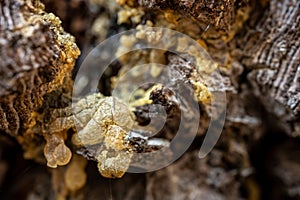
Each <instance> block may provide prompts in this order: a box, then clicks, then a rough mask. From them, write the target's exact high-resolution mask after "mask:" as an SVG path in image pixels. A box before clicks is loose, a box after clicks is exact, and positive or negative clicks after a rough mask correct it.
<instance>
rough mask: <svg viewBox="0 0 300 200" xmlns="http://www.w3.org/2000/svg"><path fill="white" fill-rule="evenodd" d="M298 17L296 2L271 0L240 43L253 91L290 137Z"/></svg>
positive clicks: (299, 56)
mask: <svg viewBox="0 0 300 200" xmlns="http://www.w3.org/2000/svg"><path fill="white" fill-rule="evenodd" d="M299 16H300V2H299V1H278V2H277V1H271V2H270V6H269V8H268V9H267V10H266V11H265V12H264V13H263V15H262V17H261V19H260V20H259V21H258V22H257V23H255V24H254V22H252V23H253V24H251V25H252V28H250V29H248V31H247V33H246V34H245V35H243V38H242V42H241V43H240V44H241V45H243V46H244V47H243V52H244V55H243V59H242V63H243V64H244V65H246V66H247V67H248V68H249V69H250V70H251V72H250V73H249V74H248V78H249V80H250V82H251V84H252V85H253V87H254V93H255V94H256V95H257V96H258V97H259V98H260V99H262V101H263V102H264V105H265V106H266V108H268V110H270V112H272V113H274V114H275V115H276V116H277V117H278V118H279V119H280V121H281V122H282V125H283V126H285V127H286V128H287V129H288V131H287V132H288V134H290V135H291V136H299V134H300V129H299V128H300V127H299V120H300V118H299V114H300V96H299V95H300V71H299V70H300V40H299V37H300V31H299V24H300V17H299ZM293 122H296V123H293Z"/></svg>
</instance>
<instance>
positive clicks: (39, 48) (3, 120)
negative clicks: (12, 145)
mask: <svg viewBox="0 0 300 200" xmlns="http://www.w3.org/2000/svg"><path fill="white" fill-rule="evenodd" d="M42 9H43V5H42V4H40V3H39V1H4V0H3V1H1V13H0V17H1V20H0V23H1V24H0V25H1V26H0V41H1V46H0V97H1V99H0V131H1V132H6V133H9V134H10V135H12V136H17V135H18V134H20V135H22V134H23V133H24V132H25V130H26V129H27V128H28V127H29V126H30V124H33V123H34V119H33V117H32V114H33V112H34V111H37V109H38V108H39V107H40V106H41V105H42V99H43V96H44V95H45V94H47V93H49V92H51V91H52V90H54V89H58V88H59V87H60V85H62V83H63V81H64V79H68V78H69V77H70V76H69V77H68V76H66V74H68V73H69V72H70V71H71V70H72V67H73V65H74V62H75V59H76V58H77V56H78V54H79V51H78V49H77V46H76V45H75V44H74V38H72V36H70V35H68V34H67V33H65V32H64V31H63V29H62V28H61V27H60V21H59V19H58V18H55V16H54V15H49V14H47V13H43V10H42ZM62 36H64V37H65V38H62ZM67 82H68V81H66V83H67ZM69 87H70V86H69Z"/></svg>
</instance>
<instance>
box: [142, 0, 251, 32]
mask: <svg viewBox="0 0 300 200" xmlns="http://www.w3.org/2000/svg"><path fill="white" fill-rule="evenodd" d="M246 2H247V1H244V0H242V1H238V0H237V1H236V0H222V1H210V0H175V1H171V0H163V1H161V0H138V3H139V5H141V6H143V7H147V8H159V9H171V10H176V11H181V12H183V13H186V14H188V15H190V16H191V17H193V18H194V19H196V20H197V21H199V22H201V23H206V24H211V25H213V26H214V27H215V28H216V30H222V31H228V30H229V29H230V27H231V25H232V24H233V22H234V21H235V16H236V11H237V8H238V7H240V6H242V5H243V4H244V3H246Z"/></svg>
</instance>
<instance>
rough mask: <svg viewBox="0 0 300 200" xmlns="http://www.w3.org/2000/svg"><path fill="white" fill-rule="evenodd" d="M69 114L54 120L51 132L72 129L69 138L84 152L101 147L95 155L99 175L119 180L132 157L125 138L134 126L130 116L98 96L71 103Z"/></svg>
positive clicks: (118, 104)
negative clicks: (91, 147) (94, 146)
mask: <svg viewBox="0 0 300 200" xmlns="http://www.w3.org/2000/svg"><path fill="white" fill-rule="evenodd" d="M69 109H70V108H69ZM72 112H73V114H72V115H70V116H69V117H64V118H59V119H57V120H56V121H55V123H54V124H55V126H53V129H56V130H57V129H68V128H71V127H72V128H75V127H76V128H77V132H76V133H75V134H74V136H73V138H72V142H73V143H74V144H75V145H76V146H84V147H85V148H87V149H88V148H89V146H91V145H97V144H101V145H98V146H99V148H98V149H97V155H96V156H95V157H96V160H97V162H98V169H99V172H100V173H101V175H102V176H104V177H107V178H121V177H122V176H123V175H124V173H125V172H126V171H127V169H128V167H129V165H130V161H131V157H132V152H131V150H130V146H129V141H127V138H128V137H127V136H128V134H129V132H130V130H131V129H132V126H133V124H134V114H133V113H132V112H131V111H130V110H129V108H128V106H127V105H126V104H125V103H123V102H121V101H120V100H118V99H116V98H115V97H103V96H102V95H101V94H92V95H89V96H87V97H86V98H84V99H81V100H80V101H78V102H77V103H75V104H73V108H72ZM57 127H59V128H57Z"/></svg>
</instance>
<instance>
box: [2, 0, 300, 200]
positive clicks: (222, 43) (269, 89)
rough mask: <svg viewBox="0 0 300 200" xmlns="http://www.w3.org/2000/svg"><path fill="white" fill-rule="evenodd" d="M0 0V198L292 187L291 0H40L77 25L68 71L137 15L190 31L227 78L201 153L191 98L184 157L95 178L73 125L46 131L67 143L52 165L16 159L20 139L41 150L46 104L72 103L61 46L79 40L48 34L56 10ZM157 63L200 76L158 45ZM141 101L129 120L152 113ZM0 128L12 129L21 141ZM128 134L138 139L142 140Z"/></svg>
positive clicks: (298, 48) (298, 22) (256, 194)
mask: <svg viewBox="0 0 300 200" xmlns="http://www.w3.org/2000/svg"><path fill="white" fill-rule="evenodd" d="M0 2H1V9H0V24H1V27H0V44H1V47H0V79H1V80H0V97H1V98H0V133H1V134H0V199H74V200H75V199H99V198H101V199H111V198H112V199H128V200H129V199H148V200H154V199H170V200H172V199H191V200H192V199H216V200H221V199H233V200H234V199H250V200H256V199H275V200H277V199H278V200H279V199H299V198H300V192H299V187H300V184H299V183H300V175H299V174H300V172H299V166H300V164H299V163H300V161H299V156H300V153H299V152H300V146H299V138H298V137H299V136H300V123H299V121H300V113H299V112H300V104H299V102H300V39H299V38H300V2H299V1H296V0H272V1H265V0H261V1H258V0H257V1H256V0H253V1H250V2H249V1H246V0H245V1H244V0H242V1H239V0H223V1H206V0H174V1H170V0H162V1H159V0H117V2H118V3H119V5H116V4H114V3H113V1H103V0H91V1H87V0H86V1H85V0H81V1H76V0H71V1H58V0H57V1H48V0H45V1H43V2H44V3H45V6H46V8H45V9H46V11H47V12H54V13H55V14H56V15H58V16H59V17H60V19H61V20H62V26H64V28H65V30H67V31H69V32H70V33H71V34H73V35H75V37H76V40H77V41H78V46H79V48H80V49H81V51H82V52H83V54H82V57H81V58H80V59H79V60H78V62H77V65H76V66H75V69H74V71H73V76H75V75H76V71H77V69H78V67H79V65H80V63H81V61H82V59H83V58H84V56H85V55H86V54H87V53H88V52H89V50H90V49H91V48H93V47H94V46H95V45H97V44H98V42H100V41H102V40H104V39H105V38H107V37H109V36H111V35H113V34H115V33H118V32H121V31H123V30H129V29H132V28H137V27H138V26H145V25H146V24H147V25H154V26H162V27H167V28H171V29H174V30H177V31H179V32H182V33H185V34H187V35H189V36H190V37H192V38H193V39H195V40H197V41H198V42H199V43H200V44H201V45H202V46H203V47H204V48H205V49H206V50H207V51H208V53H209V54H210V55H211V57H212V58H213V59H214V61H215V62H217V64H218V66H219V68H220V70H221V73H222V76H223V77H222V79H221V80H217V81H222V82H223V83H225V85H226V87H225V88H223V89H225V90H226V92H227V115H226V123H225V126H224V129H223V132H222V135H221V138H220V139H219V141H218V143H217V145H216V146H215V148H214V149H213V151H212V152H211V153H210V154H209V155H208V156H207V157H206V158H204V159H199V158H198V151H199V147H200V145H201V144H202V142H203V138H204V134H205V132H206V130H207V126H208V124H209V116H210V113H209V111H208V110H209V109H208V108H207V106H206V104H205V103H203V102H200V108H201V110H200V112H201V120H200V122H199V130H198V134H197V137H196V138H195V141H194V142H193V144H192V145H191V146H190V148H189V149H188V150H187V152H186V153H185V154H184V155H183V157H182V158H180V159H179V160H178V161H176V162H175V163H173V164H172V165H170V166H168V167H166V168H163V169H161V170H159V171H155V172H150V173H147V174H125V176H124V177H123V178H122V179H119V180H108V179H105V178H103V177H101V176H100V175H99V174H98V171H97V167H96V164H95V163H94V162H92V161H89V162H88V164H87V163H86V160H85V159H84V158H86V159H87V160H95V157H96V154H97V145H95V148H93V147H94V146H93V147H90V149H89V150H87V149H86V148H81V147H77V146H76V145H74V144H73V143H72V140H71V135H72V134H73V132H74V131H73V130H64V131H63V132H62V133H55V134H54V136H56V137H58V139H59V140H62V142H63V143H64V141H66V144H67V145H68V146H70V147H72V148H71V151H72V152H73V159H72V160H71V161H70V163H69V164H68V165H66V166H62V167H59V168H58V169H51V170H49V169H47V168H46V167H45V166H44V165H37V164H36V163H34V162H32V161H25V160H23V155H22V153H23V151H24V149H25V150H27V151H28V149H29V150H30V151H29V154H30V155H31V156H29V157H30V158H31V159H35V160H39V159H40V157H41V149H43V148H44V145H45V141H44V140H45V139H41V137H42V138H44V137H45V138H46V139H47V138H48V139H49V137H50V139H51V135H49V134H47V133H45V132H44V133H43V134H37V132H38V131H41V130H43V128H41V127H44V125H45V124H46V125H49V124H47V123H50V122H51V121H52V120H53V119H52V118H53V116H55V115H54V114H53V110H55V109H56V108H63V107H66V106H67V105H68V103H69V98H68V94H70V91H71V84H72V81H71V78H70V77H71V70H72V67H73V62H71V63H70V62H68V61H67V60H66V59H65V57H64V56H63V54H68V55H70V54H71V55H72V56H71V57H72V58H74V59H75V58H76V56H77V54H76V52H77V50H74V48H75V49H76V47H74V46H73V45H74V41H73V40H72V39H71V41H72V45H71V46H68V45H67V44H66V43H64V42H62V43H60V41H59V40H57V37H58V36H57V34H58V33H60V34H66V33H65V32H63V31H62V30H61V29H60V25H59V24H57V21H56V20H57V19H56V20H49V15H48V14H45V13H44V12H43V11H42V7H41V4H39V3H38V1H26V2H25V1H24V2H23V1H21V0H14V1H5V0H2V1H0ZM47 16H48V17H47ZM20 24H21V25H20ZM57 29H58V30H59V31H57ZM25 30H26V31H25ZM28 30H29V31H28ZM55 30H56V31H55ZM32 32H34V34H31V33H32ZM58 35H59V34H58ZM68 37H69V36H68ZM69 48H70V49H69ZM72 48H73V49H72ZM63 52H64V53H63ZM68 52H69V53H68ZM72 52H73V53H72ZM77 53H78V52H77ZM147 53H149V52H144V53H143V54H137V56H136V55H132V56H131V55H129V56H126V57H125V58H124V59H123V58H122V59H120V60H119V61H117V62H115V63H113V64H112V65H111V66H110V67H111V68H110V70H109V71H107V72H106V73H105V75H104V76H103V77H102V79H101V80H100V82H99V90H100V91H101V92H102V93H104V94H110V92H111V88H112V87H113V86H112V85H113V84H112V83H111V82H112V81H111V80H112V79H111V77H114V78H116V77H118V76H120V74H122V72H124V71H126V69H128V65H129V66H133V65H135V64H137V63H140V62H142V63H143V62H146V61H149V59H148V60H147V58H145V55H146V54H147ZM23 55H24V56H23ZM67 57H68V58H69V56H67ZM125 61H127V63H125ZM165 62H166V64H167V65H169V66H171V67H173V70H174V71H178V74H179V77H178V79H182V80H184V81H187V80H189V81H190V80H197V79H201V78H199V77H192V78H191V76H192V75H191V72H192V70H193V69H194V68H193V67H194V66H192V65H191V64H190V63H191V62H190V60H189V59H183V58H182V57H179V56H177V55H172V54H166V57H165ZM126 64H127V65H126ZM62 77H67V78H66V79H67V80H66V83H67V84H65V85H64V87H62V86H61V82H60V81H58V80H61V79H62ZM149 87H150V86H145V88H144V89H145V91H146V90H147V89H149ZM165 91H166V90H163V89H161V90H159V89H158V90H154V91H152V96H151V98H152V100H153V101H154V102H156V103H159V104H161V105H164V106H165V107H166V109H170V110H171V111H172V112H170V113H171V114H172V115H173V116H175V119H177V118H179V117H178V116H179V114H178V113H176V109H177V107H176V106H175V107H176V109H174V105H173V104H171V103H172V102H171V101H168V100H166V99H167V98H166V97H167V95H165V93H164V92H165ZM65 96H66V97H65ZM168 105H169V107H168ZM170 105H171V106H170ZM172 109H173V110H172ZM148 110H149V105H148V104H145V105H142V106H140V107H137V109H136V112H135V115H136V120H137V122H139V123H140V124H143V123H147V122H148V121H149V119H148ZM174 112H175V113H174ZM170 113H168V114H170ZM169 117H170V115H169ZM33 122H34V123H33ZM177 124H178V120H174V119H171V120H169V121H168V123H167V125H166V126H165V127H164V129H163V131H162V132H160V134H161V135H162V137H164V138H166V139H168V140H170V139H171V138H172V137H174V132H173V130H174V128H175V127H177ZM2 133H3V134H2ZM24 133H27V134H26V135H25V136H23V134H24ZM7 135H10V136H14V137H16V136H17V138H18V143H20V144H21V146H22V147H23V150H22V149H21V148H20V147H19V144H18V143H17V142H15V140H12V139H11V138H8V137H7ZM28 135H30V137H27V136H28ZM20 137H21V139H20ZM48 139H47V141H48ZM50 139H49V140H50ZM52 139H53V138H52ZM24 141H25V142H24ZM131 142H133V143H134V144H137V145H138V147H141V146H142V145H143V144H144V143H145V141H142V140H136V141H131ZM59 144H61V143H59ZM139 145H140V146H139ZM54 147H56V146H55V145H54ZM138 147H137V151H138V150H140V151H143V149H142V150H141V149H139V148H138ZM51 148H52V147H51ZM145 149H147V148H146V147H145ZM27 153H28V152H27ZM76 153H78V154H79V155H80V156H78V155H75V154H76ZM74 155H75V156H74ZM25 157H26V156H25ZM27 158H28V157H27ZM38 158H39V159H38ZM41 163H44V160H41ZM86 164H87V166H86ZM78 174H79V175H78ZM76 175H78V176H76ZM29 183H30V184H29ZM15 191H18V192H17V193H16V192H15Z"/></svg>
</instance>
